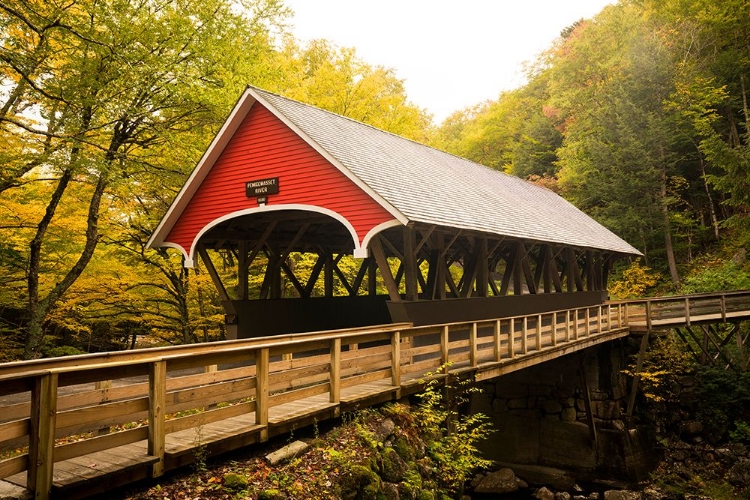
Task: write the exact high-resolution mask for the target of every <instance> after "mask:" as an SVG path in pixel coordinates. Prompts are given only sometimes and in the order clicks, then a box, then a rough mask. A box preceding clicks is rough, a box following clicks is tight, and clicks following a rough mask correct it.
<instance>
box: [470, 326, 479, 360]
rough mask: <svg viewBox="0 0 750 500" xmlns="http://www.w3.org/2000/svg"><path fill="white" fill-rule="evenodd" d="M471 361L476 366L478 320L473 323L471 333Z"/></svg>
mask: <svg viewBox="0 0 750 500" xmlns="http://www.w3.org/2000/svg"><path fill="white" fill-rule="evenodd" d="M469 363H470V364H471V366H472V367H474V368H476V366H477V364H478V362H477V322H476V321H475V322H473V323H472V324H471V331H470V333H469Z"/></svg>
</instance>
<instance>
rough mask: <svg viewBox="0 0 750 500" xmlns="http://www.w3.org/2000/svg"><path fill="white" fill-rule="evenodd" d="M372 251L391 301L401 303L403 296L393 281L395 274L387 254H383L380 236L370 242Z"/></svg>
mask: <svg viewBox="0 0 750 500" xmlns="http://www.w3.org/2000/svg"><path fill="white" fill-rule="evenodd" d="M370 250H371V251H372V256H373V257H374V258H375V262H377V264H378V269H380V275H381V276H382V277H383V282H384V283H385V287H386V289H387V290H388V295H389V296H390V299H391V300H392V301H393V302H401V294H399V293H398V286H397V285H396V281H395V280H394V279H393V273H392V272H391V268H390V266H389V265H388V260H387V259H386V257H385V252H383V245H382V244H381V242H380V237H379V236H375V237H374V238H373V239H372V240H371V241H370Z"/></svg>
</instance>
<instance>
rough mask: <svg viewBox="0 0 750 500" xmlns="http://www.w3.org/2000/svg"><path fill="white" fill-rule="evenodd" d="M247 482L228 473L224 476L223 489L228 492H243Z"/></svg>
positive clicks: (238, 476) (239, 476)
mask: <svg viewBox="0 0 750 500" xmlns="http://www.w3.org/2000/svg"><path fill="white" fill-rule="evenodd" d="M248 484H249V482H248V480H247V478H246V477H245V476H241V475H240V474H235V473H233V472H230V473H229V474H227V475H225V476H224V487H225V488H226V489H228V490H244V489H245V488H247V486H248Z"/></svg>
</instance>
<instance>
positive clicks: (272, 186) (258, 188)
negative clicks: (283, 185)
mask: <svg viewBox="0 0 750 500" xmlns="http://www.w3.org/2000/svg"><path fill="white" fill-rule="evenodd" d="M278 192H279V178H278V177H273V178H271V179H259V180H257V181H248V182H246V183H245V194H246V195H247V197H248V198H254V197H257V196H263V197H265V196H268V195H269V194H278Z"/></svg>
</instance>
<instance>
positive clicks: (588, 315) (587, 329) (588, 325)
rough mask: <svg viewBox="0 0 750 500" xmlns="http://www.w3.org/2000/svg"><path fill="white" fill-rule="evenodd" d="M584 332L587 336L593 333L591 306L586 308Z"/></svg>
mask: <svg viewBox="0 0 750 500" xmlns="http://www.w3.org/2000/svg"><path fill="white" fill-rule="evenodd" d="M583 332H584V335H586V336H587V337H588V336H589V335H591V308H590V307H587V308H586V326H585V328H584V330H583Z"/></svg>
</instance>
